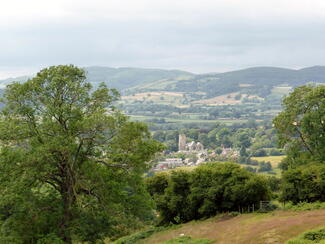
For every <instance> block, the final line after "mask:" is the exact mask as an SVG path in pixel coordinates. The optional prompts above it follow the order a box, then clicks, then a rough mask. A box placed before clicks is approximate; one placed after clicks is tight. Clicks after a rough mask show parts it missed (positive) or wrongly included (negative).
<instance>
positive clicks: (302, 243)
mask: <svg viewBox="0 0 325 244" xmlns="http://www.w3.org/2000/svg"><path fill="white" fill-rule="evenodd" d="M313 243H318V244H324V243H325V228H324V227H323V228H320V229H316V230H312V231H308V232H305V233H303V234H302V235H300V236H298V238H296V239H293V240H289V241H287V242H286V244H313Z"/></svg>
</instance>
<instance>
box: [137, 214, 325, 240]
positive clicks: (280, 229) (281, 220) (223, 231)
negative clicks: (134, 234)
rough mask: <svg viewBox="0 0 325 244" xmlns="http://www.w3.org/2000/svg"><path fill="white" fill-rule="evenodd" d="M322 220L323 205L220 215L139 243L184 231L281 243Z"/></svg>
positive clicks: (324, 217) (213, 237) (195, 235)
mask: <svg viewBox="0 0 325 244" xmlns="http://www.w3.org/2000/svg"><path fill="white" fill-rule="evenodd" d="M324 223H325V210H324V209H323V210H313V211H301V212H298V211H297V212H295V211H276V212H272V213H267V214H256V213H255V214H242V215H239V216H237V217H227V216H223V217H215V218H211V219H208V220H205V221H196V222H195V221H193V222H190V223H187V224H184V225H182V226H181V227H180V228H178V229H174V230H167V231H162V232H158V233H155V234H153V235H152V236H151V237H149V238H147V239H145V240H144V241H142V242H139V243H142V244H144V243H146V244H155V243H159V242H163V241H167V240H171V239H173V238H176V237H179V236H182V235H185V236H191V237H193V238H198V239H200V238H206V239H209V240H215V242H214V243H216V244H281V243H284V242H285V241H287V240H288V239H291V238H293V237H295V236H297V235H299V234H300V233H302V232H304V231H307V230H310V229H314V228H318V227H321V226H324Z"/></svg>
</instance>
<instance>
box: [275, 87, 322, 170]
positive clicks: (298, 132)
mask: <svg viewBox="0 0 325 244" xmlns="http://www.w3.org/2000/svg"><path fill="white" fill-rule="evenodd" d="M283 108H284V109H283V111H282V112H281V113H280V114H279V115H278V116H277V117H276V118H275V119H274V121H273V122H274V126H275V128H276V129H277V131H278V133H279V142H280V146H282V147H286V149H287V152H288V162H287V163H288V164H289V165H291V166H294V165H299V164H305V163H308V162H325V150H324V148H325V86H324V85H321V86H310V85H308V86H301V87H298V88H296V89H295V90H294V91H293V92H292V93H291V94H290V95H289V96H288V97H286V98H285V99H284V100H283Z"/></svg>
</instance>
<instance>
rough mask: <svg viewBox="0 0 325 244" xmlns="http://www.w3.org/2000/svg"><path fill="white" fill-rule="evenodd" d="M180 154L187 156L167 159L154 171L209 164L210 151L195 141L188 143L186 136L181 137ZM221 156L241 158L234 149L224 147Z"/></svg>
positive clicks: (179, 141) (159, 163)
mask: <svg viewBox="0 0 325 244" xmlns="http://www.w3.org/2000/svg"><path fill="white" fill-rule="evenodd" d="M178 153H183V154H184V155H185V158H184V159H182V158H166V159H165V160H164V161H161V162H158V164H157V165H156V166H155V168H153V170H154V171H163V170H167V169H174V168H177V167H181V166H195V165H199V164H201V163H204V162H207V161H208V159H209V154H208V150H207V149H204V146H203V144H202V143H201V142H194V141H192V142H189V143H187V142H186V136H185V135H184V134H180V135H179V139H178ZM193 156H194V157H193ZM220 156H222V157H227V158H236V157H239V152H238V151H236V150H233V149H232V148H224V147H223V149H222V152H221V154H220ZM193 158H194V160H193Z"/></svg>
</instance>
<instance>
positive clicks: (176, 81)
mask: <svg viewBox="0 0 325 244" xmlns="http://www.w3.org/2000/svg"><path fill="white" fill-rule="evenodd" d="M85 70H86V72H87V77H88V80H89V81H90V82H91V83H93V85H94V86H97V85H98V84H99V83H100V82H105V83H106V84H107V85H108V86H109V87H113V88H116V89H118V90H120V91H122V92H123V93H129V94H130V93H131V94H132V93H137V92H147V91H173V92H185V93H186V92H203V93H205V94H206V98H210V97H214V96H218V95H223V94H227V93H231V92H241V93H246V94H254V95H258V96H260V97H266V96H267V95H269V94H270V93H271V90H272V88H273V87H274V86H281V85H286V86H292V87H296V86H299V85H303V84H306V83H308V82H317V83H325V66H313V67H308V68H303V69H299V70H294V69H285V68H277V67H253V68H248V69H242V70H236V71H231V72H224V73H208V74H193V73H190V72H186V71H181V70H164V69H142V68H126V67H125V68H110V67H99V66H93V67H86V68H85ZM27 79H28V77H26V76H24V77H18V78H10V79H6V80H0V88H3V87H4V86H5V85H7V84H9V83H11V82H12V81H14V80H15V81H26V80H27Z"/></svg>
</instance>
